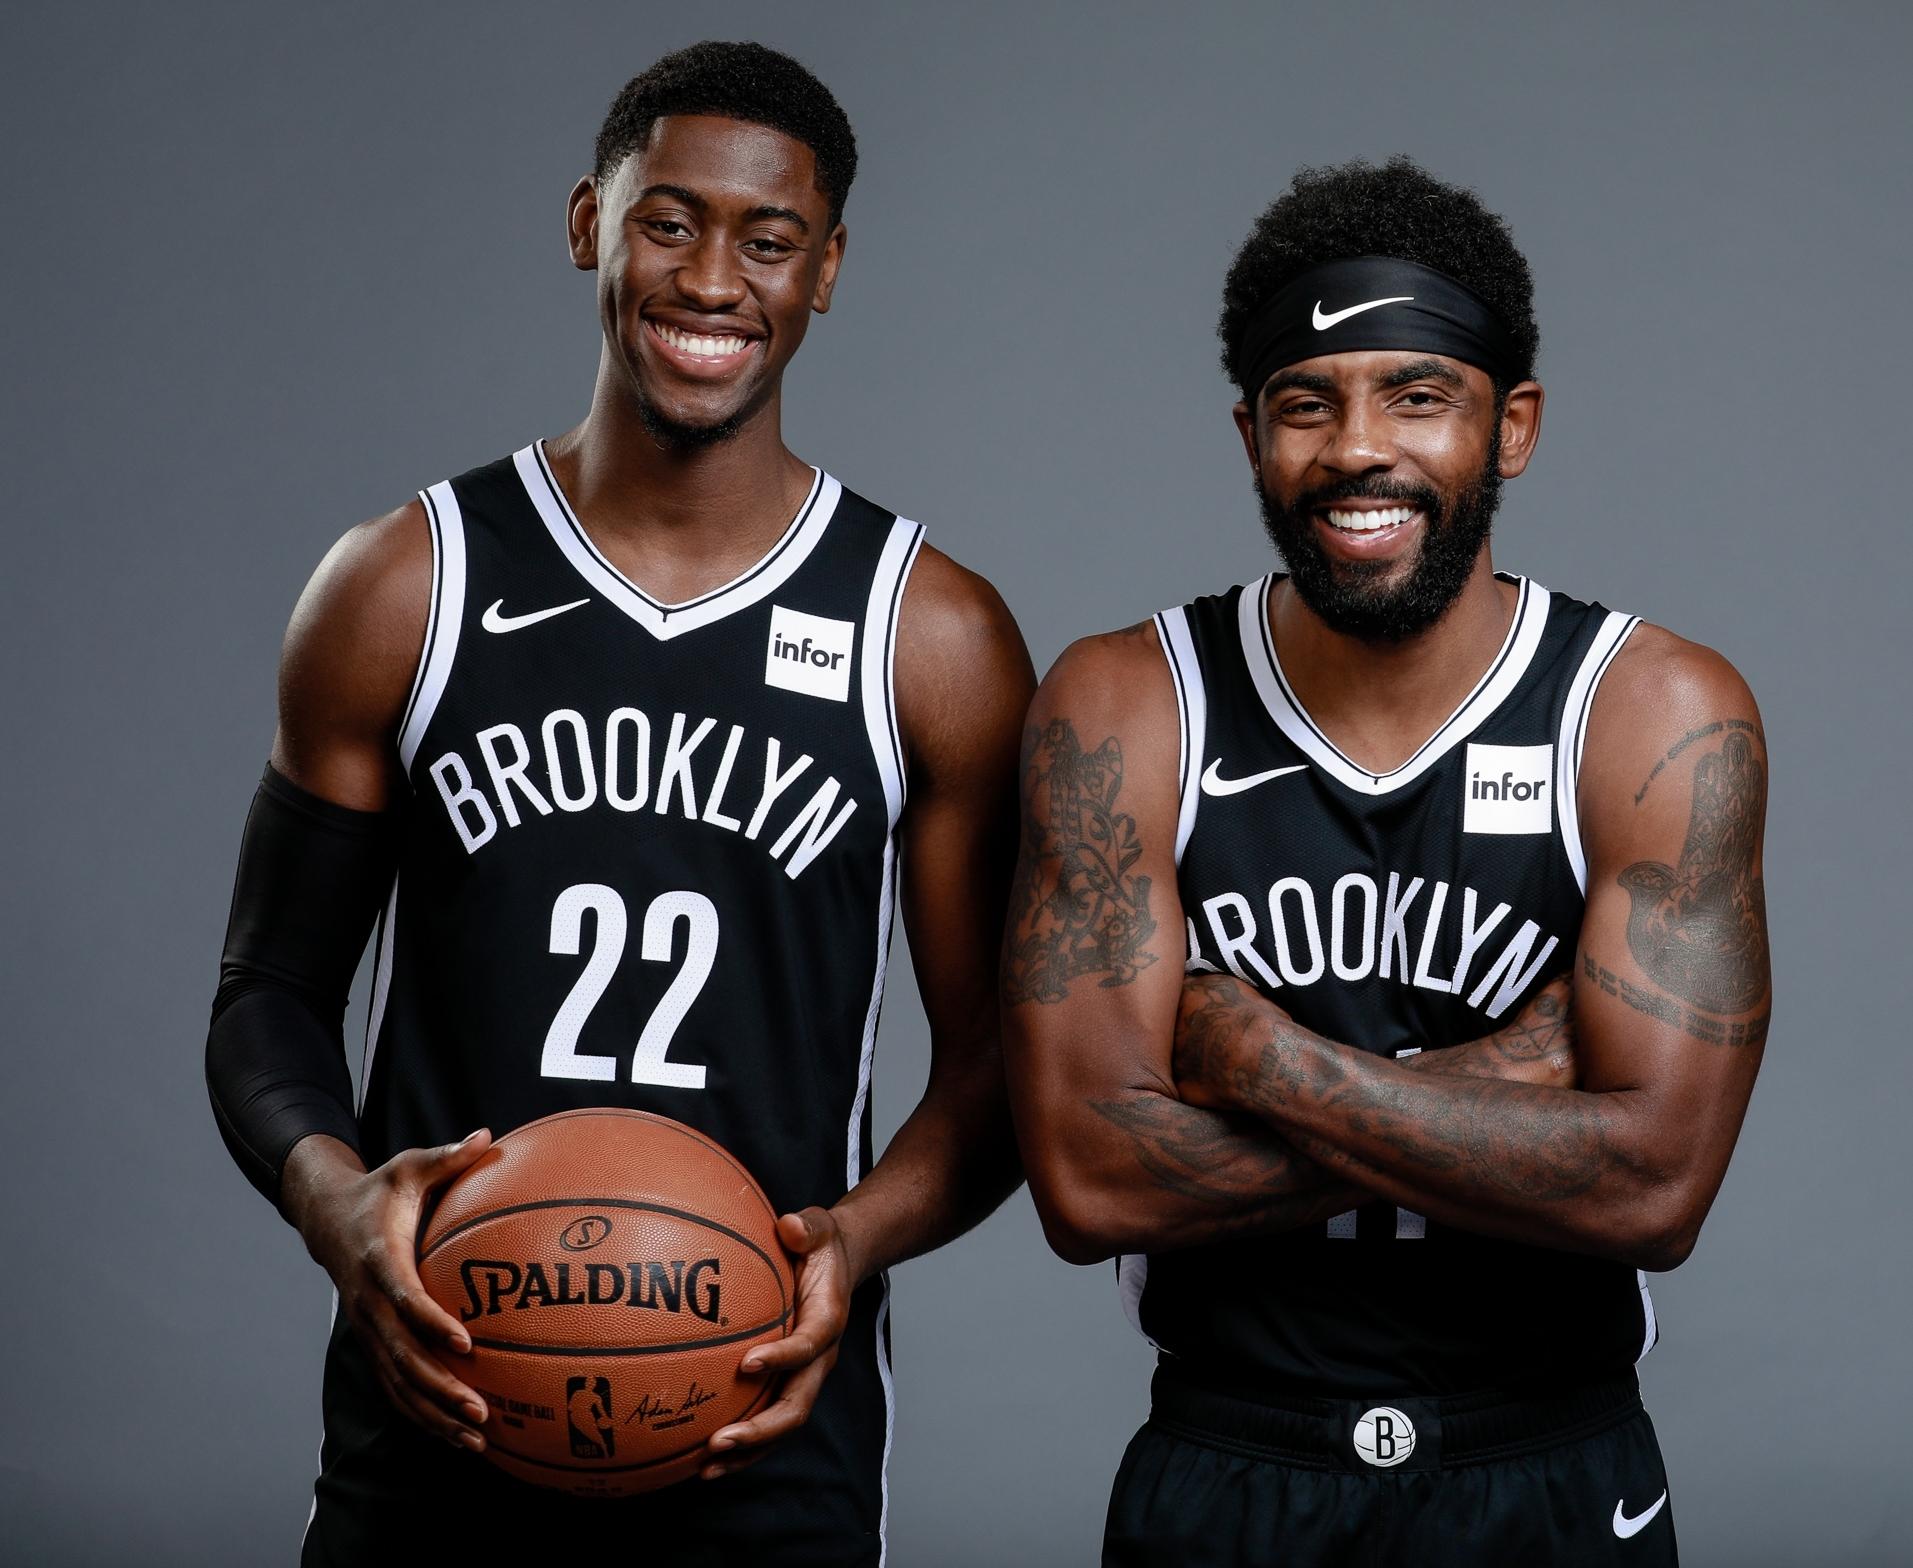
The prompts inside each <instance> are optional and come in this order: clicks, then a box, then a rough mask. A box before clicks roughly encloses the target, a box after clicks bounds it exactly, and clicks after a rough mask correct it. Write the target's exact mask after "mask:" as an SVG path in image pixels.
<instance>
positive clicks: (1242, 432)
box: [1229, 403, 1262, 485]
mask: <svg viewBox="0 0 1913 1568" xmlns="http://www.w3.org/2000/svg"><path fill="white" fill-rule="evenodd" d="M1229 412H1230V413H1231V414H1232V415H1234V416H1235V429H1236V434H1237V435H1239V436H1241V437H1242V450H1243V451H1244V452H1246V453H1248V455H1249V472H1250V474H1251V475H1252V476H1254V479H1255V482H1256V483H1257V484H1258V485H1259V484H1261V482H1262V451H1261V448H1260V447H1259V446H1257V444H1256V439H1255V410H1254V409H1252V408H1251V407H1249V405H1248V404H1247V403H1237V404H1236V406H1235V407H1234V408H1232V409H1230V410H1229Z"/></svg>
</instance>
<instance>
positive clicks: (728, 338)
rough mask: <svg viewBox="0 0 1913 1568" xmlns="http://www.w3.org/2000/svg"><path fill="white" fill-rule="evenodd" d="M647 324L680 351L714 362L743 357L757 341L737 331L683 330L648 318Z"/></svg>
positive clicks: (664, 340)
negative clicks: (699, 331) (740, 334)
mask: <svg viewBox="0 0 1913 1568" xmlns="http://www.w3.org/2000/svg"><path fill="white" fill-rule="evenodd" d="M645 325H646V326H647V327H649V328H650V329H651V331H652V332H653V333H654V334H655V335H656V336H657V338H658V339H659V340H660V341H661V342H663V343H664V344H666V345H667V346H668V347H670V348H673V349H675V350H677V352H678V353H680V354H683V355H686V356H688V357H690V358H692V359H699V360H706V361H709V362H711V363H713V364H715V363H719V362H721V361H723V360H727V359H741V358H742V357H743V356H744V355H746V354H748V353H749V352H750V351H751V349H752V348H754V347H755V346H756V343H757V339H755V338H746V337H739V336H737V335H736V334H735V333H698V332H682V331H679V330H678V328H676V327H672V326H667V325H666V324H665V323H664V322H662V321H652V320H649V319H647V320H646V321H645Z"/></svg>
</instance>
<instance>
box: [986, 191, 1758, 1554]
mask: <svg viewBox="0 0 1913 1568" xmlns="http://www.w3.org/2000/svg"><path fill="white" fill-rule="evenodd" d="M1221 335H1222V339H1223V343H1224V355H1223V359H1224V364H1225V366H1226V367H1227V369H1228V372H1229V375H1230V377H1231V379H1232V380H1233V381H1234V382H1235V383H1236V385H1237V386H1238V387H1239V388H1240V390H1241V401H1240V402H1238V403H1237V404H1236V406H1235V420H1236V424H1237V426H1238V428H1239V430H1240V431H1241V435H1242V441H1243V446H1244V449H1245V451H1246V452H1247V455H1248V459H1249V468H1250V473H1251V476H1252V478H1253V480H1254V483H1255V487H1256V493H1257V495H1258V497H1259V498H1260V501H1261V505H1262V512H1263V517H1264V521H1265V522H1266V524H1267V527H1268V531H1269V534H1270V536H1271V538H1272V539H1273V540H1274V543H1275V545H1276V548H1277V550H1278V551H1279V552H1280V553H1281V556H1282V559H1283V561H1284V562H1285V563H1286V566H1287V569H1288V570H1287V573H1286V574H1283V573H1271V574H1270V575H1269V576H1266V577H1264V578H1261V579H1260V580H1259V581H1256V582H1253V583H1251V584H1249V585H1248V586H1247V587H1240V588H1232V589H1230V590H1229V591H1228V592H1226V593H1222V594H1218V595H1216V596H1214V597H1210V598H1202V599H1198V600H1196V601H1195V602H1194V603H1192V604H1188V605H1185V606H1182V607H1180V608H1177V609H1172V610H1166V611H1164V612H1163V613H1161V614H1160V615H1157V616H1156V617H1155V618H1154V619H1153V620H1151V621H1147V622H1144V623H1143V624H1142V625H1140V626H1136V627H1132V628H1130V629H1129V630H1127V631H1123V632H1117V633H1112V634H1110V635H1108V636H1103V637H1094V638H1090V639H1087V640H1086V641H1084V642H1080V643H1078V644H1076V645H1075V646H1074V647H1072V648H1071V649H1069V650H1068V652H1066V653H1065V654H1064V656H1063V658H1062V659H1061V660H1060V661H1059V662H1058V664H1057V666H1056V668H1055V669H1054V670H1053V671H1052V672H1051V673H1050V675H1049V677H1048V679H1047V680H1046V681H1045V682H1044V683H1043V686H1042V689H1041V691H1040V692H1039V694H1038V696H1037V699H1036V704H1035V706H1034V708H1033V709H1032V712H1031V717H1030V722H1029V726H1028V729H1027V732H1026V738H1025V779H1024V789H1025V809H1026V816H1025V827H1024V841H1023V850H1022V859H1021V863H1020V869H1019V872H1018V875H1017V881H1016V887H1015V892H1014V894H1013V897H1012V907H1011V911H1010V929H1009V933H1008V937H1007V942H1006V948H1005V966H1004V975H1003V986H1004V1000H1005V1006H1006V1016H1007V1019H1008V1023H1009V1029H1008V1041H1009V1043H1010V1047H1011V1074H1012V1093H1013V1096H1014V1099H1015V1103H1016V1109H1017V1116H1018V1131H1019V1135H1020V1137H1021V1139H1022V1144H1023V1152H1024V1159H1025V1163H1026V1166H1027V1169H1028V1173H1029V1179H1030V1186H1031V1190H1032V1192H1033V1194H1034V1196H1035V1198H1036V1202H1037V1205H1038V1208H1039V1210H1040V1211H1041V1213H1042V1216H1043V1221H1044V1225H1045V1229H1046V1231H1047V1233H1048V1235H1049V1237H1050V1240H1051V1242H1052V1244H1053V1245H1054V1246H1055V1248H1056V1250H1057V1251H1058V1252H1060V1253H1061V1254H1062V1255H1063V1256H1064V1257H1066V1258H1069V1259H1071V1260H1073V1261H1076V1262H1083V1263H1087V1262H1092V1261H1097V1260H1101V1259H1106V1258H1111V1257H1114V1258H1116V1259H1117V1272H1118V1277H1119V1279H1120V1282H1121V1287H1122V1297H1123V1300H1124V1303H1125V1304H1126V1306H1127V1307H1128V1309H1129V1312H1130V1315H1131V1316H1132V1318H1133V1319H1134V1320H1135V1321H1136V1324H1137V1326H1138V1328H1139V1329H1140V1330H1141V1332H1142V1333H1143V1334H1144V1335H1146V1336H1147V1337H1148V1338H1149V1340H1150V1341H1151V1342H1152V1343H1153V1344H1154V1345H1155V1346H1156V1347H1157V1348H1158V1349H1159V1351H1160V1352H1161V1356H1160V1361H1159V1365H1158V1370H1157V1372H1156V1375H1155V1381H1154V1385H1153V1408H1152V1412H1151V1416H1150V1420H1149V1422H1148V1424H1147V1425H1146V1426H1145V1427H1144V1428H1143V1429H1142V1431H1141V1432H1140V1433H1138V1434H1137V1436H1136V1438H1135V1440H1134V1441H1133V1442H1132V1443H1131V1444H1130V1447H1129V1451H1128V1453H1127V1455H1126V1456H1125V1458H1124V1460H1123V1464H1122V1468H1121V1471H1120V1472H1119V1474H1118V1476H1117V1480H1116V1485H1115V1493H1114V1496H1113V1498H1112V1499H1111V1503H1110V1511H1109V1522H1108V1533H1107V1537H1106V1543H1105V1556H1104V1561H1105V1562H1106V1563H1109V1564H1125V1565H1127V1564H1165V1565H1167V1564H1175V1565H1178V1568H1193V1565H1207V1564H1251V1563H1280V1564H1283V1565H1285V1568H1303V1565H1308V1564H1331V1563H1335V1564H1340V1563H1350V1562H1362V1563H1370V1562H1373V1563H1389V1564H1395V1563H1413V1564H1415V1565H1417V1568H1427V1565H1431V1564H1444V1563H1456V1564H1464V1563H1465V1564H1471V1565H1473V1564H1484V1563H1488V1564H1499V1563H1550V1564H1562V1563H1609V1562H1613V1563H1630V1564H1645V1563H1672V1562H1674V1561H1675V1545H1674V1526H1673V1513H1672V1507H1671V1504H1670V1503H1669V1500H1668V1492H1667V1478H1666V1474H1665V1471H1664V1469H1663V1467H1662V1463H1661V1457H1660V1453H1659V1450H1658V1447H1657V1445H1656V1442H1655V1438H1654V1433H1653V1429H1652V1427H1651V1425H1650V1424H1649V1421H1648V1418H1647V1416H1646V1414H1645V1412H1644V1411H1643V1410H1642V1407H1641V1400H1640V1392H1639V1387H1638V1384H1637V1382H1636V1378H1635V1372H1634V1365H1635V1362H1636V1361H1637V1360H1638V1359H1639V1358H1640V1357H1641V1356H1642V1355H1643V1354H1645V1352H1646V1351H1647V1349H1648V1348H1649V1347H1650V1346H1651V1345H1652V1344H1653V1342H1654V1339H1655V1336H1656V1327H1655V1318H1654V1309H1653V1305H1652V1302H1651V1300H1650V1298H1649V1295H1648V1289H1647V1271H1652V1270H1659V1269H1668V1268H1672V1267H1674V1266H1675V1265H1676V1264H1678V1263H1680V1262H1681V1261H1682V1260H1683V1259H1685V1258H1686V1257H1687V1255H1688V1253H1689V1252H1690V1251H1691V1250H1692V1248H1693V1245H1694V1241H1695V1237H1696V1235H1697V1234H1698V1232H1699V1229H1700V1226H1701V1222H1702V1219H1703V1218H1704V1216H1705V1215H1706V1212H1707V1210H1708V1207H1709V1206H1710V1204H1711V1203H1712V1201H1713V1197H1714V1194H1715V1192H1716V1191H1717V1190H1718V1188H1719V1186H1720V1182H1721V1178H1722V1176H1723V1175H1724V1173H1725V1171H1726V1167H1727V1160H1728V1157H1729V1155H1730V1153H1731V1152H1732V1149H1733V1145H1734V1140H1735V1138H1736V1136H1737V1134H1738V1132H1739V1128H1740V1122H1741V1117H1742V1115H1743V1113H1744V1111H1745V1108H1746V1105H1747V1098H1748V1095H1749V1093H1750V1091H1751V1089H1752V1087H1753V1080H1754V1073H1755V1070H1756V1068H1757V1066H1758V1064H1759V1061H1760V1054H1761V1047H1762V1044H1763V1042H1764V1040H1765V1036H1766V1028H1767V1019H1768V1013H1769V1007H1770V1000H1769V986H1768V963H1767V937H1766V919H1765V911H1764V907H1763V902H1762V892H1761V870H1760V865H1761V862H1760V853H1761V831H1762V818H1763V813H1764V806H1765V782H1766V766H1767V759H1766V747H1765V742H1764V739H1763V736H1762V733H1761V729H1760V720H1759V716H1758V713H1757V711H1756V709H1755V707H1754V703H1753V699H1752V697H1751V696H1750V695H1749V694H1748V691H1747V689H1746V687H1745V685H1744V684H1743V683H1742V681H1741V680H1740V678H1739V676H1738V675H1736V674H1735V672H1734V671H1733V669H1732V668H1731V667H1730V666H1729V665H1728V664H1727V663H1726V661H1725V660H1723V659H1722V658H1721V657H1720V656H1719V655H1718V654H1715V653H1712V652H1710V651H1709V650H1707V649H1704V648H1700V647H1697V646H1695V645H1694V644H1692V643H1689V642H1685V641H1683V640H1681V639H1680V638H1678V637H1676V636H1674V635H1673V634H1672V633H1670V632H1666V631H1663V630H1660V629H1659V628H1657V627H1653V626H1647V625H1643V624H1641V623H1640V622H1639V621H1638V620H1637V619H1636V618H1634V617H1632V616H1628V615H1624V614H1621V613H1619V612H1615V611H1609V610H1606V609H1604V608H1603V607H1601V606H1600V605H1596V604H1588V603H1583V602H1581V601H1579V600H1576V599H1572V598H1569V597H1568V596H1567V595H1565V594H1560V593H1550V592H1549V591H1548V590H1547V589H1546V588H1543V587H1541V586H1540V585H1539V584H1538V583H1535V582H1533V581H1531V580H1529V579H1526V578H1522V577H1517V576H1509V575H1504V574H1500V573H1497V572H1496V571H1495V570H1494V567H1493V565H1492V563H1491V560H1490V551H1489V529H1490V524H1491V522H1492V520H1493V517H1494V513H1495V508H1496V504H1497V501H1498V498H1499V492H1500V488H1501V485H1502V483H1503V481H1505V480H1508V479H1513V478H1515V477H1516V476H1518V475H1519V474H1521V473H1522V471H1523V470H1524V469H1525V468H1526V467H1527V465H1528V462H1529V459H1530V458H1531V457H1532V455H1533V453H1534V449H1535V443H1536V440H1537V438H1538V436H1539V434H1540V428H1541V412H1542V390H1541V388H1540V386H1539V385H1537V384H1536V382H1535V380H1534V379H1533V372H1534V362H1535V353H1536V347H1537V342H1538V334H1537V331H1536V327H1535V321H1534V313H1533V306H1532V288H1531V283H1530V278H1529V273H1528V267H1527V264H1526V262H1525V261H1524V260H1523V258H1522V257H1521V255H1520V253H1519V252H1518V251H1517V250H1516V249H1515V247H1514V244H1513V241H1512V239H1511V237H1510V235H1509V233H1508V230H1507V226H1506V225H1505V224H1504V223H1503V222H1502V221H1501V220H1500V219H1499V218H1497V217H1496V216H1494V215H1493V214H1492V213H1490V212H1488V211H1486V210H1485V209H1484V208H1483V207H1482V205H1481V203H1480V202H1479V201H1478V200H1477V199H1476V198H1475V197H1474V196H1473V195H1472V194H1471V193H1469V192H1467V191H1465V190H1460V189H1456V188H1454V187H1452V186H1448V185H1444V184H1442V183H1441V182H1439V181H1437V180H1435V179H1433V178H1431V177H1430V176H1429V175H1428V174H1426V173H1425V172H1423V171H1422V170H1420V169H1419V168H1417V167H1416V166H1415V165H1414V164H1412V163H1410V162H1408V161H1407V160H1405V159H1397V160H1395V161H1393V162H1391V163H1389V164H1387V165H1386V166H1384V167H1380V168H1376V167H1372V166H1369V165H1364V164H1359V163H1358V164H1351V165H1348V166H1345V167H1341V168H1334V169H1326V170H1305V171H1303V172H1302V173H1301V174H1300V175H1298V176H1297V178H1296V180H1295V182H1294V184H1293V185H1292V187H1291V188H1290V189H1289V191H1288V192H1287V193H1286V194H1284V195H1283V196H1282V197H1281V199H1280V200H1278V201H1277V202H1275V204H1274V205H1273V206H1271V207H1270V208H1269V209H1268V211H1267V212H1265V213H1264V214H1263V215H1262V217H1261V218H1260V220H1259V221H1258V222H1257V223H1256V226H1255V228H1254V229H1253V231H1252V232H1251V233H1250V235H1249V238H1248V240H1247V241H1246V243H1245V244H1244V245H1243V247H1242V249H1241V251H1240V252H1239V253H1238V254H1237V256H1236V259H1235V263H1234V265H1233V267H1232V268H1231V269H1230V272H1229V277H1228V282H1227V284H1226V286H1225V290H1224V306H1223V313H1222V320H1221Z"/></svg>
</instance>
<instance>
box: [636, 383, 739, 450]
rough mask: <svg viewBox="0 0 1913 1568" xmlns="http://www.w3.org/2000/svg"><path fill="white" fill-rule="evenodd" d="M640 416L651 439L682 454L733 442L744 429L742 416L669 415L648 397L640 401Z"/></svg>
mask: <svg viewBox="0 0 1913 1568" xmlns="http://www.w3.org/2000/svg"><path fill="white" fill-rule="evenodd" d="M638 415H639V417H640V418H641V419H642V420H643V421H644V428H645V430H646V432H647V433H648V434H649V435H650V436H651V439H652V440H654V441H656V442H658V443H659V445H661V446H668V447H674V448H676V449H677V450H678V451H681V452H694V451H696V450H698V449H699V448H700V447H707V446H716V445H717V444H718V443H719V442H721V441H728V440H730V439H731V438H732V437H733V436H735V435H736V434H737V433H738V431H739V430H741V429H742V428H743V426H744V419H743V415H742V414H741V413H733V414H729V415H723V416H719V417H716V418H711V417H705V418H701V419H685V418H683V417H681V416H680V415H678V414H676V413H672V412H667V411H666V410H664V409H662V408H660V407H659V406H658V405H657V404H656V403H653V402H652V401H651V400H650V399H649V398H645V397H640V398H639V399H638Z"/></svg>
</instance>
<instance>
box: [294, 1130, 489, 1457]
mask: <svg viewBox="0 0 1913 1568" xmlns="http://www.w3.org/2000/svg"><path fill="white" fill-rule="evenodd" d="M490 1147H491V1134H490V1133H489V1132H488V1131H483V1130H481V1131H478V1132H475V1133H472V1134H471V1135H470V1136H469V1137H467V1138H466V1139H464V1141H463V1142H460V1143H451V1144H445V1145H442V1146H441V1147H439V1148H435V1149H407V1150H404V1151H403V1152H402V1153H399V1154H395V1155H393V1156H392V1158H391V1159H389V1160H387V1161H386V1162H385V1163H384V1164H383V1165H381V1166H379V1167H378V1169H377V1170H372V1171H368V1170H366V1169H365V1168H364V1166H363V1164H362V1163H361V1162H360V1160H359V1157H358V1156H357V1155H356V1154H355V1153H353V1151H352V1150H351V1149H349V1148H348V1147H347V1146H346V1145H345V1144H343V1143H340V1142H339V1141H338V1140H337V1139H335V1138H328V1137H325V1136H323V1135H317V1136H314V1137H310V1138H306V1139H303V1140H302V1141H301V1142H300V1143H299V1144H298V1145H297V1146H296V1147H295V1148H294V1149H293V1151H292V1154H291V1156H290V1157H289V1158H288V1159H287V1161H286V1165H285V1174H284V1179H283V1184H282V1187H281V1203H282V1206H283V1208H284V1210H285V1213H286V1217H287V1218H288V1219H290V1220H291V1221H292V1223H293V1224H294V1225H295V1226H296V1227H298V1231H299V1234H300V1236H301V1237H302V1238H303V1239H304V1241H305V1244H306V1250H307V1251H308V1252H310V1253H311V1254H312V1257H313V1261H314V1262H316V1263H317V1264H318V1265H319V1266H320V1267H321V1268H322V1269H324V1270H325V1271H326V1273H328V1274H330V1275H331V1276H332V1283H333V1284H334V1285H335V1286H337V1287H338V1292H339V1307H340V1310H341V1311H343V1312H344V1313H345V1316H346V1321H347V1322H348V1323H350V1324H351V1325H352V1328H353V1330H354V1331H355V1332H356V1333H357V1334H358V1336H359V1340H360V1343H361V1344H363V1345H364V1346H365V1348H366V1351H367V1353H368V1354H369V1355H370V1356H371V1358H372V1367H373V1370H374V1372H376V1373H377V1375H378V1379H379V1383H380V1385H381V1386H382V1387H383V1388H384V1389H385V1394H386V1397H387V1398H388V1399H390V1400H391V1402H392V1404H393V1406H394V1408H396V1409H397V1410H398V1411H399V1412H400V1414H402V1415H404V1416H405V1417H406V1419H407V1420H409V1421H412V1422H413V1423H415V1424H416V1425H418V1426H420V1427H423V1428H424V1429H425V1430H426V1431H428V1432H431V1433H433V1434H435V1435H436V1436H439V1437H442V1438H444V1439H445V1441H446V1442H448V1443H451V1444H452V1445H453V1446H454V1447H464V1448H468V1449H470V1450H472V1451H473V1452H474V1453H477V1452H479V1451H481V1450H482V1449H483V1448H484V1446H485V1439H484V1438H483V1436H481V1435H480V1433H479V1432H478V1430H477V1429H478V1427H480V1426H482V1425H483V1424H484V1421H485V1402H484V1401H483V1400H482V1399H480V1398H479V1396H478V1395H477V1394H476V1393H475V1392H473V1390H471V1389H470V1388H467V1387H466V1386H465V1384H463V1383H461V1382H460V1381H459V1380H458V1379H457V1378H456V1377H454V1376H453V1375H452V1374H451V1373H450V1372H448V1371H447V1370H446V1369H445V1366H444V1364H443V1362H441V1361H440V1359H439V1355H440V1353H441V1352H442V1351H450V1352H452V1353H453V1354H455V1355H466V1354H468V1353H469V1352H470V1350H471V1348H472V1341H471V1336H470V1335H469V1334H467V1333H466V1332H465V1330H464V1328H463V1327H462V1326H461V1325H460V1324H459V1322H458V1320H457V1319H456V1318H454V1317H453V1316H452V1315H451V1314H450V1313H448V1312H446V1311H445V1310H444V1308H442V1307H440V1306H439V1305H438V1303H437V1302H435V1301H433V1300H432V1298H431V1297H430V1296H428V1295H427V1294H426V1293H425V1286H424V1284H423V1283H422V1282H421V1281H420V1279H419V1277H418V1265H417V1263H416V1261H415V1251H416V1247H417V1238H418V1228H419V1218H420V1216H421V1215H422V1213H423V1212H424V1208H425V1200H426V1199H427V1198H428V1197H429V1196H430V1195H431V1194H432V1193H433V1192H435V1191H437V1190H438V1189H439V1188H440V1187H443V1186H445V1185H446V1184H447V1183H448V1182H450V1181H451V1180H452V1179H453V1178H454V1177H456V1176H458V1175H460V1174H461V1173H462V1172H464V1171H465V1170H467V1169H468V1168H469V1167H470V1166H472V1165H473V1164H475V1163H476V1162H477V1161H478V1159H479V1158H480V1157H481V1156H482V1155H483V1154H484V1153H485V1151H486V1150H487V1149H489V1148H490Z"/></svg>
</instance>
